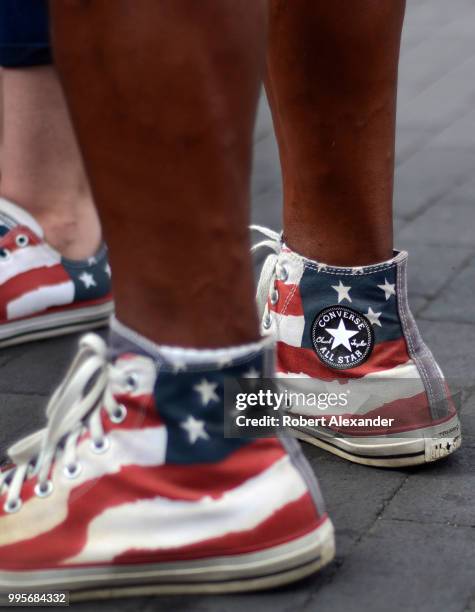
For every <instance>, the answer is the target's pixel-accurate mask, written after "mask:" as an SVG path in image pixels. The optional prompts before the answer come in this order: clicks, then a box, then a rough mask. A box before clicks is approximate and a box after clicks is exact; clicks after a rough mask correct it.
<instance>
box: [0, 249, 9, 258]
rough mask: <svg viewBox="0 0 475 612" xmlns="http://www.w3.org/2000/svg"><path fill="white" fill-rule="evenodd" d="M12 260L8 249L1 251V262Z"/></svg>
mask: <svg viewBox="0 0 475 612" xmlns="http://www.w3.org/2000/svg"><path fill="white" fill-rule="evenodd" d="M9 259H10V251H9V250H8V249H0V261H8V260H9Z"/></svg>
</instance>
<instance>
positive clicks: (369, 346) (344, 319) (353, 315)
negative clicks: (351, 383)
mask: <svg viewBox="0 0 475 612" xmlns="http://www.w3.org/2000/svg"><path fill="white" fill-rule="evenodd" d="M311 334H312V343H313V348H314V350H315V352H316V353H317V356H318V358H319V359H320V361H322V362H323V363H324V364H325V365H327V366H329V367H331V368H335V369H338V370H347V369H348V368H356V366H359V365H360V364H362V363H363V362H364V361H366V360H367V359H368V357H369V356H370V355H371V351H372V350H373V346H374V332H373V328H372V326H371V323H370V322H369V320H368V319H367V318H366V317H365V316H364V315H362V314H361V313H360V312H357V311H356V310H353V309H352V308H348V307H347V306H329V307H328V308H324V309H323V310H321V311H320V312H319V313H318V314H317V316H316V317H315V320H314V322H313V325H312V331H311Z"/></svg>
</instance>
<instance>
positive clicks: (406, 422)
mask: <svg viewBox="0 0 475 612" xmlns="http://www.w3.org/2000/svg"><path fill="white" fill-rule="evenodd" d="M253 229H256V230H258V231H261V232H262V233H264V234H265V235H266V236H267V239H266V240H264V241H262V242H261V243H259V244H257V245H256V247H254V249H256V248H260V247H263V246H264V247H268V248H270V249H272V250H273V253H272V254H271V255H269V256H268V257H267V259H266V261H265V263H264V266H263V269H262V273H261V279H260V282H259V286H258V295H257V299H258V305H259V307H260V310H261V312H262V314H263V318H262V328H263V332H264V333H268V334H271V335H273V336H274V337H275V339H276V341H277V371H278V376H279V377H280V380H281V384H282V386H283V387H285V389H287V390H288V391H289V392H290V391H292V390H293V391H294V392H296V391H301V392H304V391H307V392H310V391H311V392H312V393H311V394H310V396H311V397H313V396H315V395H316V394H321V393H323V394H327V396H328V394H333V396H332V398H333V405H331V404H330V403H329V402H328V401H326V400H325V401H326V403H325V402H323V401H319V405H318V406H317V405H316V404H315V403H313V405H312V404H311V403H310V402H308V401H307V400H308V398H307V396H306V397H305V398H304V397H303V396H301V395H300V396H298V395H295V394H294V395H293V396H290V395H289V396H288V400H289V401H288V407H289V411H290V413H291V414H295V415H298V416H299V418H298V419H293V420H292V421H291V425H292V427H293V428H294V431H295V433H296V435H297V437H299V438H301V439H304V440H306V441H308V442H311V443H313V444H315V445H317V446H320V447H322V448H324V449H326V450H328V451H330V452H332V453H335V454H337V455H339V456H341V457H344V458H346V459H349V460H350V461H355V462H357V463H362V464H366V465H373V466H383V467H397V466H404V465H415V464H419V463H425V462H430V461H435V460H437V459H440V458H442V457H445V456H447V455H449V454H450V453H452V452H453V451H455V450H456V449H457V448H458V447H459V446H460V443H461V433H460V422H459V418H458V415H457V411H456V409H455V407H454V402H453V399H452V398H451V396H450V393H449V392H448V388H447V384H446V382H445V380H444V377H443V374H442V372H441V370H440V368H439V366H438V365H437V364H436V362H435V360H434V357H433V356H432V353H431V352H430V350H429V349H428V348H427V346H426V345H425V344H424V342H423V340H422V338H421V336H420V333H419V331H418V329H417V326H416V323H415V321H414V318H413V316H412V314H411V312H410V310H409V305H408V299H407V288H406V262H407V253H406V252H399V253H396V254H395V256H394V258H393V259H391V260H389V261H386V262H383V263H380V264H376V265H371V266H364V267H359V268H351V267H348V268H345V267H333V266H328V265H325V264H323V263H318V262H316V261H311V260H309V259H306V258H305V257H302V256H300V255H298V254H297V253H295V252H293V251H291V250H290V249H289V248H287V246H286V245H285V244H284V243H283V242H282V239H281V235H280V234H277V233H276V232H273V231H272V230H268V229H266V228H260V227H256V226H254V227H253ZM335 397H336V399H335ZM319 398H320V400H322V396H319ZM327 399H328V397H327ZM305 417H315V419H313V420H312V419H310V418H305Z"/></svg>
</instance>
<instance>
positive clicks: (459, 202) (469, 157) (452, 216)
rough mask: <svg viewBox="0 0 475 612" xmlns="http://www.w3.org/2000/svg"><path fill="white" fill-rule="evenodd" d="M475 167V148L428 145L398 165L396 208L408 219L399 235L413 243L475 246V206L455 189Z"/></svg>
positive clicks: (469, 175)
mask: <svg viewBox="0 0 475 612" xmlns="http://www.w3.org/2000/svg"><path fill="white" fill-rule="evenodd" d="M473 168H475V149H462V150H459V149H453V148H442V147H438V148H426V149H422V150H420V151H418V152H417V153H416V155H414V156H412V157H410V158H409V159H408V160H407V161H405V162H404V163H403V164H402V165H401V166H399V167H398V169H397V172H396V178H395V208H396V211H397V214H398V215H399V216H401V217H403V218H406V219H408V220H412V219H416V217H417V219H416V220H415V221H414V223H412V224H410V225H407V226H406V227H405V228H404V229H403V230H402V232H401V235H400V236H399V238H400V239H402V240H406V241H408V242H411V243H419V242H422V243H424V244H435V245H453V246H455V245H468V246H471V245H473V234H472V227H473V220H474V219H475V209H474V207H473V206H472V207H471V208H470V205H469V202H468V201H467V199H466V198H457V197H456V195H455V194H454V192H455V191H456V190H457V188H458V187H459V186H460V185H462V184H463V183H464V182H465V181H468V180H469V179H470V178H471V176H472V174H473Z"/></svg>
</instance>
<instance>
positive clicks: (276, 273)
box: [250, 225, 286, 318]
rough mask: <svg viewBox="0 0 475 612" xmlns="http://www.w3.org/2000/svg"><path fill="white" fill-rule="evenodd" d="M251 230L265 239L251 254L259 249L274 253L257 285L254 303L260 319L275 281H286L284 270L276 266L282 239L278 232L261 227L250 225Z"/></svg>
mask: <svg viewBox="0 0 475 612" xmlns="http://www.w3.org/2000/svg"><path fill="white" fill-rule="evenodd" d="M250 229H251V230H254V231H256V232H260V233H261V234H263V235H264V236H266V237H267V239H266V240H262V241H261V242H258V243H257V244H255V245H254V246H253V247H252V249H251V252H253V253H254V252H255V251H257V250H258V249H261V248H268V249H271V250H272V251H274V252H273V253H271V254H270V255H268V256H267V258H266V260H265V261H264V264H263V265H262V269H261V276H260V278H259V283H258V285H257V293H256V302H257V310H258V313H259V316H260V318H262V317H263V316H264V312H265V310H266V304H267V299H268V297H269V293H270V290H271V288H272V287H274V284H275V279H276V278H279V279H281V280H286V271H285V269H280V270H279V266H278V259H279V253H280V251H281V248H282V237H281V234H280V233H279V232H276V231H274V230H271V229H269V228H268V227H262V226H261V225H251V227H250Z"/></svg>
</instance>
